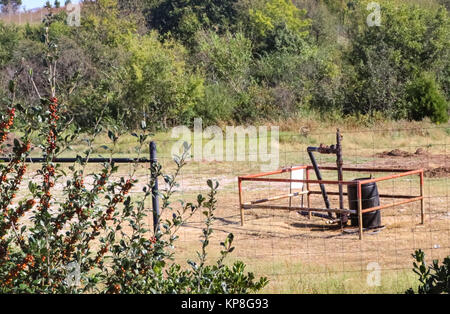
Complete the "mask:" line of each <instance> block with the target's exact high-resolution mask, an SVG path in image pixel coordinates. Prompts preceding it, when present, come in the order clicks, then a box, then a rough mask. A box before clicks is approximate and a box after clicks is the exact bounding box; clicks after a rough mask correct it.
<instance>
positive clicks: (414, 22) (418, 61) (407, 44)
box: [344, 1, 450, 118]
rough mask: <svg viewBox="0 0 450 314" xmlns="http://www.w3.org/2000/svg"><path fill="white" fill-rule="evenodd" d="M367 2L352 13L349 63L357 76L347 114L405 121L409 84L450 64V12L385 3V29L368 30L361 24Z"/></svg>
mask: <svg viewBox="0 0 450 314" xmlns="http://www.w3.org/2000/svg"><path fill="white" fill-rule="evenodd" d="M368 2H369V1H361V2H359V3H358V4H357V5H355V6H354V9H353V10H351V11H349V16H350V21H351V22H350V24H349V26H348V32H349V34H350V39H351V41H352V42H351V49H350V53H349V55H348V56H349V59H348V61H349V63H350V64H351V65H352V66H353V67H354V76H353V75H350V76H349V79H348V80H347V83H346V101H345V103H344V111H345V113H354V112H356V111H359V112H362V113H371V112H373V111H384V112H387V113H389V114H390V115H391V117H394V118H407V117H408V113H407V112H406V111H405V110H404V102H405V99H406V96H407V93H406V88H407V84H408V82H410V81H412V80H414V79H415V77H417V76H418V75H419V74H420V73H421V72H423V71H431V72H433V73H437V72H439V71H440V68H445V65H446V64H448V58H447V57H446V56H447V55H448V51H449V48H450V45H449V40H448V35H449V31H450V28H449V27H450V25H449V22H448V21H449V19H448V14H447V12H446V10H445V9H443V8H439V9H431V8H428V9H426V8H423V7H420V6H417V5H413V4H408V3H400V2H399V3H393V2H391V1H382V2H381V16H382V21H381V26H375V27H370V26H367V25H366V23H364V24H362V25H361V22H365V19H366V16H367V11H366V5H367V3H368ZM351 73H352V72H350V74H351Z"/></svg>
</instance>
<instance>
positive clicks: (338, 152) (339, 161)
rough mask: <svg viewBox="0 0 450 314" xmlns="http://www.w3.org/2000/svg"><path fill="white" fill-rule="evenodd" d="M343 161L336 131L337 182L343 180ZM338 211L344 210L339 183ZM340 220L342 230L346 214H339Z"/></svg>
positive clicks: (342, 195) (339, 136) (339, 134)
mask: <svg viewBox="0 0 450 314" xmlns="http://www.w3.org/2000/svg"><path fill="white" fill-rule="evenodd" d="M343 164H344V161H343V159H342V145H341V132H340V131H339V129H337V132H336V165H337V168H338V181H343V180H344V175H343V173H342V165H343ZM339 209H344V192H343V188H342V184H341V183H339ZM339 217H340V218H341V228H344V225H346V224H347V221H348V216H347V214H343V213H342V214H339Z"/></svg>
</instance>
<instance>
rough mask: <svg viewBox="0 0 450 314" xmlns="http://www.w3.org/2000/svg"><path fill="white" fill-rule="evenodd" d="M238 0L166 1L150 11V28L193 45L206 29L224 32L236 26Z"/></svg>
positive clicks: (148, 20) (151, 7)
mask: <svg viewBox="0 0 450 314" xmlns="http://www.w3.org/2000/svg"><path fill="white" fill-rule="evenodd" d="M236 2H237V0H222V1H216V0H163V1H159V2H157V3H156V4H155V5H152V6H150V8H148V9H147V10H146V19H147V25H148V26H149V28H153V29H157V30H158V31H159V32H160V33H161V34H164V35H165V34H170V35H173V36H174V37H175V38H177V39H179V40H181V41H183V42H184V43H185V44H187V45H188V46H191V45H192V40H193V39H194V36H195V34H196V33H197V32H198V31H200V30H202V29H216V30H219V31H220V32H224V31H225V30H227V29H229V27H230V26H231V25H233V24H234V23H235V18H236V11H235V8H234V5H235V4H236Z"/></svg>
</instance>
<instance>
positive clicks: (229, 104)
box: [194, 82, 238, 125]
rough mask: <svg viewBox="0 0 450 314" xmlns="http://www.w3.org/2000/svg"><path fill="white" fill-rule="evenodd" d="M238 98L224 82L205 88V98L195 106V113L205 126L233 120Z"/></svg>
mask: <svg viewBox="0 0 450 314" xmlns="http://www.w3.org/2000/svg"><path fill="white" fill-rule="evenodd" d="M237 104H238V98H237V96H236V94H235V93H234V92H233V90H231V89H230V87H229V86H228V85H227V84H226V83H223V82H220V83H217V84H214V83H213V84H209V85H206V86H205V97H204V98H203V100H202V101H199V102H197V103H196V104H195V107H194V112H195V114H196V115H197V116H198V117H202V119H203V123H204V124H205V125H208V124H215V123H218V122H226V121H231V120H233V112H234V109H235V108H236V106H237Z"/></svg>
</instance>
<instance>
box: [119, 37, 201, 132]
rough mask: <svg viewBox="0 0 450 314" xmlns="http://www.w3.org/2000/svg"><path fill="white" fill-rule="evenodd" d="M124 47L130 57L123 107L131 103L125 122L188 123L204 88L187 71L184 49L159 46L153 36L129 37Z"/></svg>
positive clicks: (165, 44)
mask: <svg viewBox="0 0 450 314" xmlns="http://www.w3.org/2000/svg"><path fill="white" fill-rule="evenodd" d="M126 46H127V47H128V50H129V52H130V54H131V56H130V58H129V61H128V63H127V65H126V69H125V75H124V79H125V85H126V92H125V94H124V96H125V99H124V103H127V102H128V101H129V100H132V102H131V104H130V105H131V106H129V107H128V108H127V110H128V114H129V118H130V119H132V120H135V117H136V116H139V115H143V116H147V117H148V119H149V120H150V121H151V122H152V123H155V124H160V123H161V121H162V126H163V127H167V126H168V125H173V124H177V123H184V122H185V121H187V120H190V118H191V116H192V113H193V108H194V105H195V104H196V103H197V102H199V101H201V99H202V98H203V93H204V90H203V89H204V88H203V79H202V78H201V77H199V76H197V75H196V74H195V73H192V72H191V71H189V69H188V68H187V65H186V62H185V58H186V55H185V50H184V48H183V47H182V46H181V45H179V44H177V43H176V42H173V41H167V42H166V43H161V42H160V41H159V40H158V38H157V34H156V33H155V32H152V33H150V34H149V35H144V36H139V35H133V36H130V37H129V39H128V41H127V44H126Z"/></svg>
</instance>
